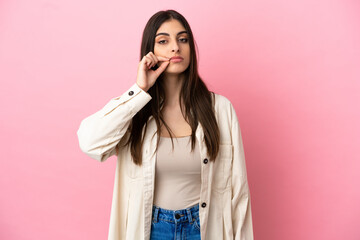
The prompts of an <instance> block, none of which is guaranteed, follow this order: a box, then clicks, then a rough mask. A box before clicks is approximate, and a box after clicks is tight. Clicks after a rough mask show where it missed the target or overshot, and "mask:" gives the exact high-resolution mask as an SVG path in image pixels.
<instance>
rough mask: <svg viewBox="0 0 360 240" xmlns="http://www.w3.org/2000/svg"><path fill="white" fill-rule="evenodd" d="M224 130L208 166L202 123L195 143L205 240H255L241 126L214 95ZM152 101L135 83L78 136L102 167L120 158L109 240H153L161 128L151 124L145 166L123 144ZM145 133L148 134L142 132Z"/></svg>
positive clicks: (83, 124)
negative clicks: (135, 118) (139, 114)
mask: <svg viewBox="0 0 360 240" xmlns="http://www.w3.org/2000/svg"><path fill="white" fill-rule="evenodd" d="M214 96H215V97H214V99H213V101H215V112H216V114H215V115H216V118H217V121H218V124H219V128H220V151H219V154H218V156H217V159H216V161H215V163H213V162H212V161H209V160H208V159H209V156H208V155H207V150H206V145H205V143H204V141H203V140H204V133H203V128H202V126H201V124H200V123H199V125H198V127H197V129H196V139H197V142H198V143H199V147H200V155H201V162H202V164H201V191H200V203H199V205H200V208H199V217H200V227H201V239H202V240H203V239H206V240H221V239H224V240H230V239H237V240H252V239H253V227H252V214H251V203H250V191H249V186H248V182H247V174H246V166H245V156H244V149H243V143H242V137H241V132H240V127H239V122H238V118H237V115H236V113H235V109H234V107H233V106H232V104H231V102H230V101H229V100H228V99H227V98H226V97H224V96H222V95H219V94H215V95H214ZM151 99H152V97H151V96H150V94H149V93H147V92H145V91H143V90H142V89H141V88H140V87H139V86H138V85H137V84H136V83H135V84H133V85H132V86H131V87H130V88H129V89H128V90H127V91H126V92H124V93H123V94H122V95H121V96H119V97H116V98H113V99H111V100H110V101H109V102H108V103H107V104H106V105H105V106H104V107H103V108H102V109H101V110H99V111H97V112H95V113H94V114H92V115H90V116H88V117H87V118H85V119H83V120H82V121H81V123H80V127H79V129H78V131H77V136H78V139H79V145H80V148H81V150H82V151H83V152H84V153H86V154H87V155H88V156H89V157H91V158H93V159H96V160H98V161H100V162H103V161H105V160H106V159H107V158H109V157H110V156H112V155H117V165H116V170H115V183H114V190H113V199H112V207H111V214H110V224H109V233H108V240H125V239H126V240H137V239H139V240H141V239H144V240H149V239H150V230H151V220H152V219H151V217H152V206H153V194H154V180H155V179H154V176H155V161H156V152H155V151H154V150H155V147H156V139H157V133H156V130H157V128H156V123H155V120H154V119H153V117H152V116H151V117H150V118H149V120H148V126H147V127H148V129H147V131H146V135H145V139H144V144H143V155H142V158H143V165H142V166H137V165H135V164H134V163H133V162H132V160H131V154H130V150H129V147H122V148H120V147H119V145H118V143H119V142H120V141H124V140H126V139H127V138H128V137H129V131H127V128H128V126H129V124H130V121H131V119H132V117H133V116H134V115H135V114H136V113H137V112H138V111H139V110H141V109H142V108H143V107H144V106H145V105H146V104H147V103H148V102H149V101H150V100H151ZM143 133H144V131H143Z"/></svg>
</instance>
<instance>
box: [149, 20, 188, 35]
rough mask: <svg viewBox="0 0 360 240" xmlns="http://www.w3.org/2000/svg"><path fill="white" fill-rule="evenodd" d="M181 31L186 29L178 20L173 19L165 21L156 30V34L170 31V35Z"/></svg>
mask: <svg viewBox="0 0 360 240" xmlns="http://www.w3.org/2000/svg"><path fill="white" fill-rule="evenodd" d="M180 31H185V28H184V26H183V25H182V24H181V23H180V22H179V21H178V20H175V19H171V20H168V21H166V22H163V23H162V24H161V26H160V27H159V29H158V30H157V31H156V34H158V33H169V34H170V35H176V34H177V33H178V32H180Z"/></svg>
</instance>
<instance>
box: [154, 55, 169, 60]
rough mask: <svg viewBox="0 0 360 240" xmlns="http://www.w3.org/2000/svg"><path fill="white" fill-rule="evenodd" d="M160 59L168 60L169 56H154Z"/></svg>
mask: <svg viewBox="0 0 360 240" xmlns="http://www.w3.org/2000/svg"><path fill="white" fill-rule="evenodd" d="M156 57H157V58H158V59H159V60H160V61H169V60H170V58H167V57H162V56H156Z"/></svg>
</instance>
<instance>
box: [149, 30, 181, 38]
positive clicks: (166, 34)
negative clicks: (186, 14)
mask: <svg viewBox="0 0 360 240" xmlns="http://www.w3.org/2000/svg"><path fill="white" fill-rule="evenodd" d="M182 33H187V31H181V32H178V34H176V36H177V35H180V34H182ZM159 35H165V36H170V34H168V33H158V34H156V35H155V37H157V36H159Z"/></svg>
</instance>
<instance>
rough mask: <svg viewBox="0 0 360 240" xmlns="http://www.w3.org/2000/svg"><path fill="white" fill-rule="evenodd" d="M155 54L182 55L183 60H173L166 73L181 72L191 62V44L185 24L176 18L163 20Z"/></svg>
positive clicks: (158, 32)
mask: <svg viewBox="0 0 360 240" xmlns="http://www.w3.org/2000/svg"><path fill="white" fill-rule="evenodd" d="M154 54H155V55H156V56H162V57H168V58H171V57H174V56H180V57H182V58H183V60H181V61H179V60H175V59H174V60H171V59H170V63H169V65H168V66H167V68H166V69H165V71H164V72H165V73H176V74H180V73H182V72H184V71H185V70H186V69H187V67H188V66H189V64H190V44H189V41H188V34H187V32H186V30H185V28H184V27H183V25H182V24H181V23H180V22H179V21H178V20H175V19H171V20H168V21H166V22H163V24H161V26H160V27H159V29H158V30H157V32H156V36H155V45H154Z"/></svg>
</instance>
